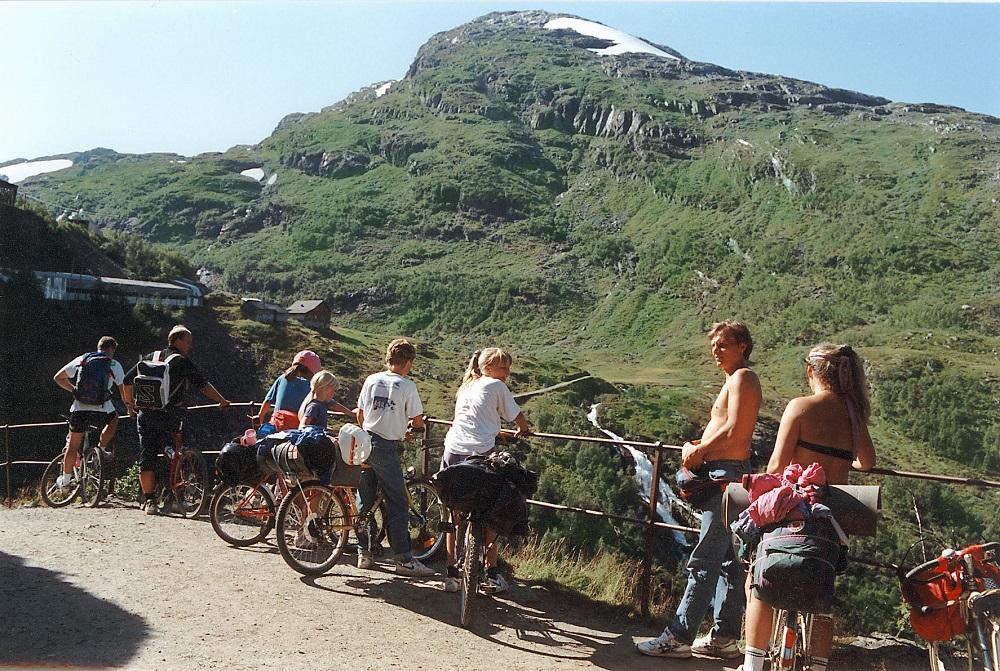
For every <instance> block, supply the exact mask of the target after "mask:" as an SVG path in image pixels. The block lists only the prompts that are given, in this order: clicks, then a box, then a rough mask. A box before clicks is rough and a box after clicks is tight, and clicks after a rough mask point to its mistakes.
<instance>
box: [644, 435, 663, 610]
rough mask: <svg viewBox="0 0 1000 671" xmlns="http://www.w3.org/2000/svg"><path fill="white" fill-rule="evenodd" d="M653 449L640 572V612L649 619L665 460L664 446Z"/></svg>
mask: <svg viewBox="0 0 1000 671" xmlns="http://www.w3.org/2000/svg"><path fill="white" fill-rule="evenodd" d="M653 449H654V454H653V475H652V478H651V479H650V483H649V510H648V513H647V524H646V530H645V531H646V534H645V536H646V537H645V540H646V543H645V545H646V551H645V554H644V555H643V558H642V568H641V570H640V571H639V612H640V613H641V614H642V616H643V617H649V602H650V599H651V598H652V594H651V583H652V579H653V540H654V534H655V532H656V528H655V527H654V526H653V522H657V521H659V516H658V515H657V514H656V502H657V499H658V498H659V496H660V468H661V466H662V460H663V449H662V444H661V443H660V442H657V443H656V447H655V448H653Z"/></svg>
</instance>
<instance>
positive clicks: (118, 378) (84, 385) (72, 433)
mask: <svg viewBox="0 0 1000 671" xmlns="http://www.w3.org/2000/svg"><path fill="white" fill-rule="evenodd" d="M116 349H118V343H117V342H116V341H115V339H114V338H112V337H111V336H104V337H102V338H101V339H100V340H99V341H98V342H97V351H96V352H88V353H87V354H81V355H80V356H78V357H76V358H75V359H73V360H72V361H70V362H69V363H68V364H66V365H65V366H63V367H62V368H60V369H59V372H58V373H56V374H55V375H54V376H53V377H52V379H53V381H55V383H56V384H57V385H59V386H60V387H62V388H63V389H65V390H66V391H68V392H70V393H71V394H73V405H71V406H70V408H69V436H68V437H67V443H66V444H67V449H66V459H65V461H63V473H62V475H60V476H59V478H58V479H57V480H56V484H57V485H58V486H59V487H68V486H69V485H70V484H71V483H72V482H73V466H74V465H75V464H76V455H77V453H78V452H79V450H80V444H81V443H83V435H84V433H85V432H86V431H87V427H88V426H96V427H100V428H102V429H103V430H102V431H101V438H100V441H99V442H100V447H101V449H102V450H107V449H108V445H110V444H111V439H112V438H114V437H115V430H116V429H117V428H118V416H117V415H116V414H115V406H114V404H113V403H112V402H111V397H112V393H113V390H114V387H115V386H116V385H117V386H118V388H119V389H121V385H122V381H123V380H124V377H125V372H124V370H122V365H121V364H120V363H118V362H117V361H115V350H116Z"/></svg>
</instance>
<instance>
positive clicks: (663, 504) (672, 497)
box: [587, 403, 699, 547]
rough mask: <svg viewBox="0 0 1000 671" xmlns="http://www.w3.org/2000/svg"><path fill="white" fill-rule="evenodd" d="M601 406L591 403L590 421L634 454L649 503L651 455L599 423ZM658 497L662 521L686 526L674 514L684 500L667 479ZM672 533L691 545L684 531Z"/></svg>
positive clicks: (638, 477)
mask: <svg viewBox="0 0 1000 671" xmlns="http://www.w3.org/2000/svg"><path fill="white" fill-rule="evenodd" d="M600 407H601V404H600V403H594V404H593V405H591V406H590V412H588V413H587V419H588V420H590V423H591V424H593V425H594V426H595V427H596V428H597V429H598V430H599V431H600V432H601V433H603V434H604V435H606V436H608V437H609V438H611V439H613V440H617V441H620V442H621V445H622V447H624V448H625V449H626V450H628V451H629V454H631V455H632V460H633V461H634V462H635V480H636V482H637V483H638V484H639V493H640V496H641V497H642V500H643V501H645V502H646V503H647V504H648V503H649V491H650V488H651V487H652V483H653V464H652V462H651V461H650V460H649V457H647V456H646V453H645V452H642V451H641V450H637V449H636V448H634V447H632V446H631V445H629V444H628V443H626V442H625V439H624V438H622V437H621V436H619V435H617V434H616V433H613V432H611V431H608V430H607V429H605V428H603V427H602V426H601V425H600V424H599V423H598V419H597V412H598V410H599V409H600ZM656 499H657V500H656V514H657V515H659V516H660V519H661V520H662V521H664V522H666V523H667V524H678V525H681V526H684V525H682V524H681V523H680V522H678V521H677V519H676V518H675V517H674V516H673V512H672V511H673V505H674V504H675V503H677V504H679V505H684V504H683V502H681V501H680V499H679V498H678V497H677V495H676V494H674V491H673V490H672V489H671V488H670V484H669V483H668V482H666V481H665V480H663V479H662V478H661V480H660V488H659V490H658V493H657V497H656ZM691 514H692V515H694V516H695V517H696V518H697V517H698V516H699V515H698V513H696V512H694V511H693V510H692V511H691ZM672 533H673V537H674V540H675V541H676V542H677V543H678V544H679V545H680V546H681V547H688V546H689V545H690V543H689V542H688V540H687V538H686V537H685V536H684V534H683V532H680V531H673V532H672Z"/></svg>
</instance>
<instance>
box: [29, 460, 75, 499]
mask: <svg viewBox="0 0 1000 671" xmlns="http://www.w3.org/2000/svg"><path fill="white" fill-rule="evenodd" d="M65 454H66V453H65V452H61V453H60V454H59V456H58V457H56V458H55V459H53V460H52V461H50V462H49V465H48V466H46V467H45V472H44V473H43V474H42V480H41V482H39V483H38V494H39V496H41V497H42V501H44V502H45V505H47V506H48V507H50V508H63V507H65V506H68V505H69V504H70V503H72V502H73V499H75V498H76V495H77V494H78V493H79V492H80V478H79V473H78V472H77V473H76V474H75V475H76V476H77V477H76V478H75V479H74V480H73V483H72V484H71V485H70V486H68V487H60V486H59V485H57V484H56V480H57V479H58V478H59V476H60V475H62V472H63V459H64V458H65ZM74 470H77V469H74Z"/></svg>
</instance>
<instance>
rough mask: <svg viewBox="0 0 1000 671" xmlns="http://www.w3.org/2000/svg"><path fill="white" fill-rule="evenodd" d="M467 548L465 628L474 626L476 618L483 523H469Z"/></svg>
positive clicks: (464, 563)
mask: <svg viewBox="0 0 1000 671" xmlns="http://www.w3.org/2000/svg"><path fill="white" fill-rule="evenodd" d="M465 528H466V532H465V534H466V535H465V548H464V551H465V553H464V556H463V557H462V570H461V573H462V578H461V580H460V582H461V587H462V589H461V590H460V593H461V609H462V611H461V618H460V619H461V622H462V626H463V627H469V626H471V625H472V621H473V619H474V616H475V605H474V604H475V600H476V594H477V593H478V592H479V580H480V578H481V577H482V571H483V543H484V540H485V532H484V529H483V524H482V522H476V521H469V522H468V523H467V524H466V525H465Z"/></svg>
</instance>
